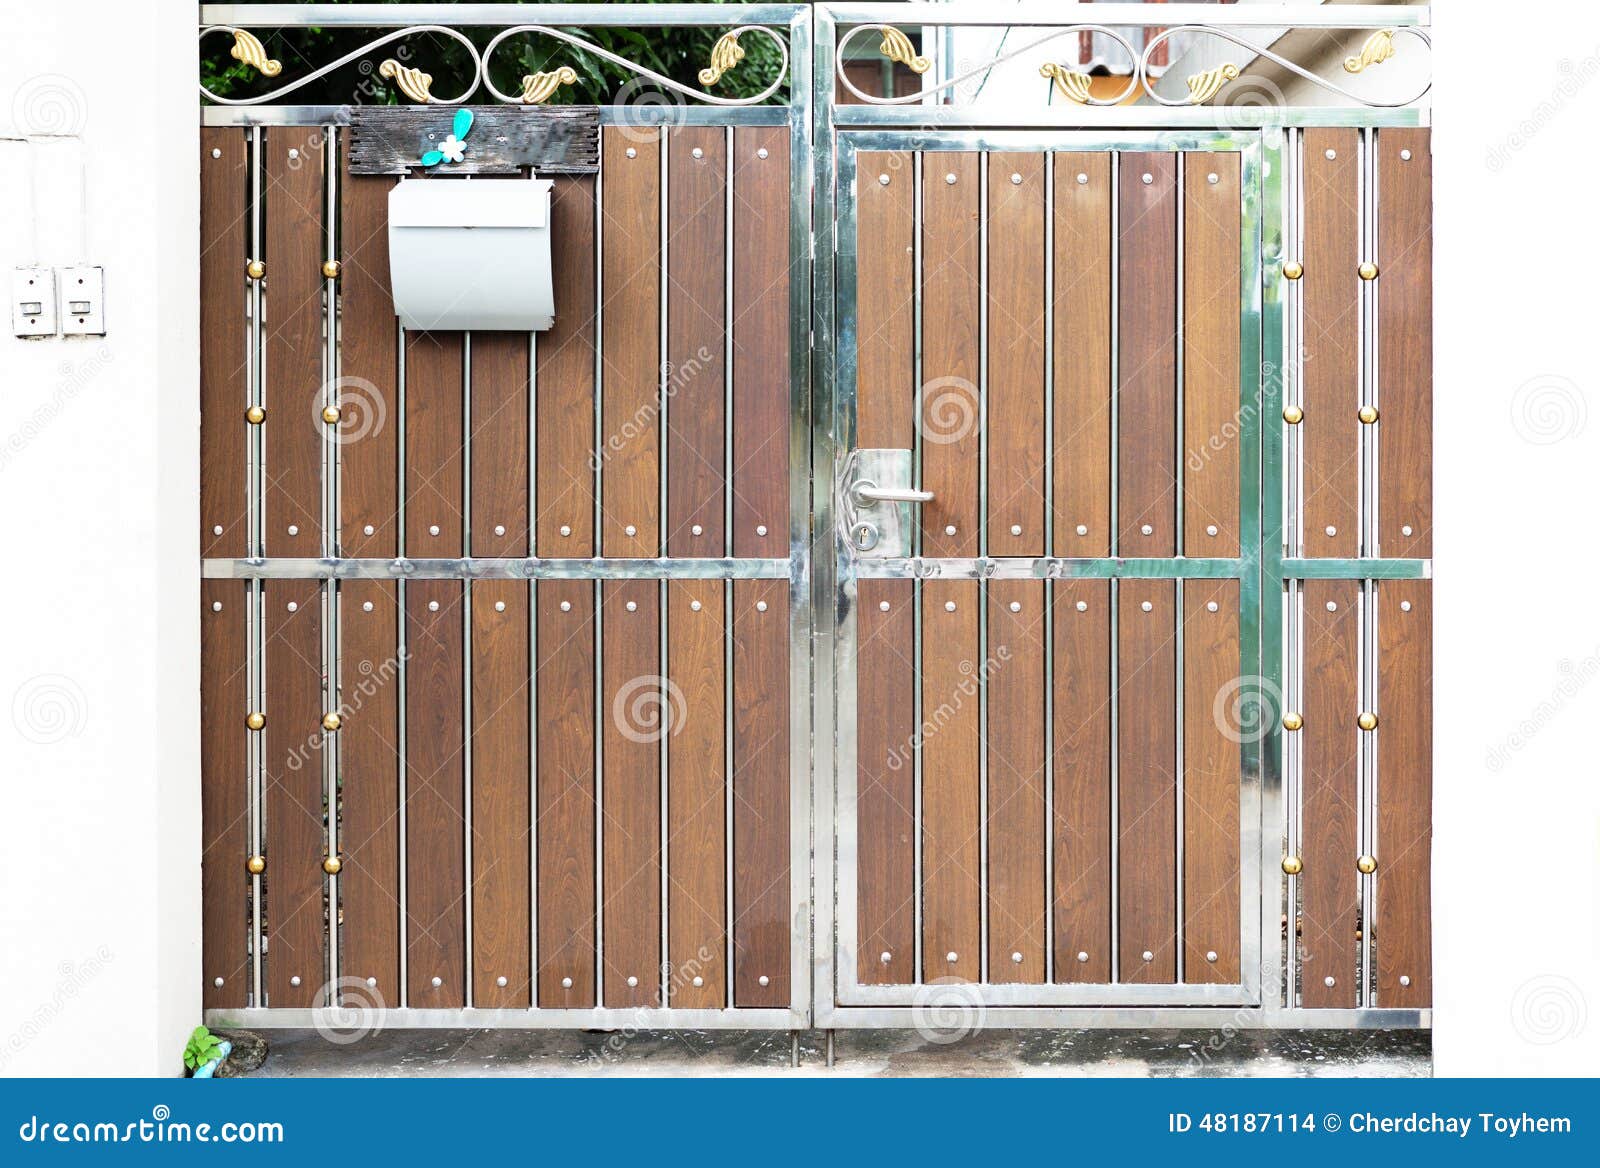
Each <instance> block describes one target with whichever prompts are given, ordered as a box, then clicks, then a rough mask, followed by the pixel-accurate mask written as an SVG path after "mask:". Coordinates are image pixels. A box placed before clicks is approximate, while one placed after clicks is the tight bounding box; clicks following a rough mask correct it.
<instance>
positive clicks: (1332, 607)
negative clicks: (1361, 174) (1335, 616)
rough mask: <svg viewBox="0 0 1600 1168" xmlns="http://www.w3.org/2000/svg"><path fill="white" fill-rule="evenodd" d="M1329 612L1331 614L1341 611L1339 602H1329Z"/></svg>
mask: <svg viewBox="0 0 1600 1168" xmlns="http://www.w3.org/2000/svg"><path fill="white" fill-rule="evenodd" d="M1328 611H1329V612H1338V611H1339V602H1338V601H1337V600H1330V601H1328Z"/></svg>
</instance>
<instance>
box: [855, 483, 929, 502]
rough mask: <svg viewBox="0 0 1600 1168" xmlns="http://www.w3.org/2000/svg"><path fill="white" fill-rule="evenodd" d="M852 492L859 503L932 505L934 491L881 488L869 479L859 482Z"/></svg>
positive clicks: (911, 488)
mask: <svg viewBox="0 0 1600 1168" xmlns="http://www.w3.org/2000/svg"><path fill="white" fill-rule="evenodd" d="M851 490H852V491H853V492H854V494H855V497H856V501H857V502H858V503H931V502H933V492H932V491H919V490H917V489H916V488H915V487H880V486H878V484H877V483H874V482H872V481H870V480H868V479H861V480H859V481H858V482H857V483H856V484H855V485H854V486H853V487H852V488H851Z"/></svg>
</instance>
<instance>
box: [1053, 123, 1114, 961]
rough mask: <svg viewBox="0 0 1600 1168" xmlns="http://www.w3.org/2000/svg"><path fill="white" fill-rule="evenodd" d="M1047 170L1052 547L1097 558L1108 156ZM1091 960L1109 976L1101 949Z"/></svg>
mask: <svg viewBox="0 0 1600 1168" xmlns="http://www.w3.org/2000/svg"><path fill="white" fill-rule="evenodd" d="M1079 175H1082V176H1083V177H1084V179H1085V180H1086V181H1084V182H1079V181H1078V176H1079ZM1055 178H1056V190H1055V220H1056V221H1055V257H1054V259H1055V266H1054V273H1053V277H1052V278H1053V280H1054V296H1055V305H1054V327H1055V349H1054V352H1053V354H1052V356H1053V358H1054V361H1055V383H1054V392H1055V436H1054V441H1055V463H1054V469H1055V537H1056V539H1055V550H1056V554H1057V555H1071V556H1105V555H1110V554H1111V437H1112V436H1111V197H1112V191H1111V156H1110V155H1109V154H1107V153H1105V152H1103V151H1096V152H1093V153H1071V154H1058V155H1056V160H1055ZM1080 528H1082V530H1081V531H1080V530H1079V529H1080ZM1076 953H1077V951H1076V950H1074V951H1073V958H1074V963H1076ZM1091 959H1092V960H1095V959H1096V958H1094V957H1093V955H1091ZM1097 960H1099V961H1101V962H1103V963H1104V968H1105V970H1106V973H1105V977H1106V978H1109V977H1110V969H1111V966H1110V960H1109V958H1108V956H1107V955H1106V953H1105V952H1104V951H1103V949H1102V950H1101V952H1100V953H1099V955H1098V958H1097ZM1060 968H1061V966H1060V965H1059V964H1058V965H1057V969H1060ZM1079 972H1081V971H1079Z"/></svg>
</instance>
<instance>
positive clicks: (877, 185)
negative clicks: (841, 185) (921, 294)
mask: <svg viewBox="0 0 1600 1168" xmlns="http://www.w3.org/2000/svg"><path fill="white" fill-rule="evenodd" d="M912 165H913V156H912V155H910V154H907V153H905V152H903V151H892V152H877V151H866V152H863V153H862V154H860V155H858V156H857V168H858V169H857V174H856V242H855V247H856V445H857V446H859V447H862V448H865V449H869V450H870V449H878V448H894V449H900V450H909V449H910V448H911V447H912V445H913V443H914V439H915V418H916V414H915V408H916V388H917V387H916V385H915V383H914V382H915V378H914V377H913V371H914V366H913V364H912V329H913V326H914V324H915V323H916V316H915V313H914V308H915V284H916V263H915V256H914V252H913V250H912V233H913V231H914V230H915V219H914V218H913V213H914V210H915V201H914V198H913V196H914V194H915V185H916V184H915V181H914V180H913V178H912ZM885 177H886V178H888V180H889V181H888V182H887V183H884V182H882V181H880V180H881V179H882V178H885Z"/></svg>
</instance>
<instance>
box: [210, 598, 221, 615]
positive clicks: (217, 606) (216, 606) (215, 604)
mask: <svg viewBox="0 0 1600 1168" xmlns="http://www.w3.org/2000/svg"><path fill="white" fill-rule="evenodd" d="M211 611H212V612H221V611H222V601H220V600H213V601H212V602H211Z"/></svg>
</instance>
